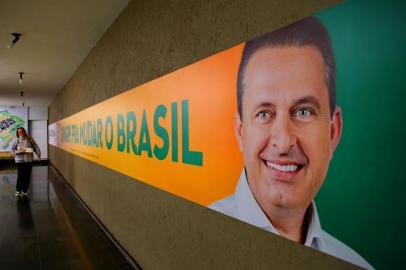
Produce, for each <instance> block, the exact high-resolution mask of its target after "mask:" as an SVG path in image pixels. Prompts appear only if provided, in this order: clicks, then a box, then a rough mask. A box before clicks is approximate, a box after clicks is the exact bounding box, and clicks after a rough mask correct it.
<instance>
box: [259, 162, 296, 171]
mask: <svg viewBox="0 0 406 270" xmlns="http://www.w3.org/2000/svg"><path fill="white" fill-rule="evenodd" d="M266 165H267V166H268V167H271V168H272V169H274V170H278V171H281V172H295V171H297V169H298V167H299V166H298V165H293V164H292V165H279V164H276V163H271V162H267V163H266Z"/></svg>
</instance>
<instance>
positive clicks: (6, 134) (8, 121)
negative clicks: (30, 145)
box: [0, 106, 28, 152]
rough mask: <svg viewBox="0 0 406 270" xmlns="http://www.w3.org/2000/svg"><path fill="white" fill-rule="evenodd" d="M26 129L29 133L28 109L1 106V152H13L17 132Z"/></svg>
mask: <svg viewBox="0 0 406 270" xmlns="http://www.w3.org/2000/svg"><path fill="white" fill-rule="evenodd" d="M19 127H24V128H25V130H27V131H28V108H26V107H1V106H0V151H1V152H5V151H11V145H12V142H13V140H14V139H15V138H16V130H17V128H19Z"/></svg>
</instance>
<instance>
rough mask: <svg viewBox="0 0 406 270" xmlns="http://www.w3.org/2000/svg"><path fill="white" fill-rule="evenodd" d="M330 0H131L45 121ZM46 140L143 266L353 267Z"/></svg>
mask: <svg viewBox="0 0 406 270" xmlns="http://www.w3.org/2000/svg"><path fill="white" fill-rule="evenodd" d="M334 2H336V1H308V2H306V3H303V1H301V0H300V1H299V0H296V1H281V0H278V1H269V0H258V1H249V0H236V1H222V0H214V1H181V0H173V1H159V0H152V1H131V2H130V3H129V5H128V7H127V8H126V9H125V10H124V11H123V12H122V14H121V15H120V16H119V17H118V19H117V20H116V21H115V22H114V24H113V25H112V26H111V27H110V29H109V30H108V31H107V32H106V34H105V35H104V36H103V37H102V39H101V40H100V41H99V42H98V43H97V45H96V47H95V48H94V49H93V50H92V51H91V52H90V53H89V55H88V57H87V58H86V59H85V60H84V62H83V63H82V64H81V65H80V66H79V68H78V69H77V71H76V72H75V73H74V75H73V77H72V78H71V79H70V81H69V82H68V83H67V84H66V85H65V86H64V88H63V89H62V91H61V92H60V93H59V94H58V95H57V96H56V98H55V100H54V101H53V103H52V104H51V106H50V108H49V119H50V123H53V122H55V121H57V120H59V119H62V118H64V117H67V116H69V115H72V114H74V113H76V112H78V111H81V110H83V109H85V108H87V107H89V106H92V105H94V104H96V103H98V102H101V101H103V100H105V99H108V98H110V97H112V96H114V95H117V94H119V93H121V92H123V91H126V90H128V89H131V88H133V87H136V86H138V85H141V84H143V83H145V82H148V81H150V80H152V79H155V78H157V77H159V76H161V75H164V74H167V73H169V72H171V71H174V70H176V69H178V68H180V67H183V66H186V65H188V64H191V63H194V62H196V61H197V60H199V59H203V58H205V57H207V56H210V55H212V54H214V53H216V52H219V51H222V50H225V49H227V48H230V47H232V46H233V45H236V44H239V43H241V42H243V41H245V40H249V39H251V38H253V37H256V36H258V35H260V34H263V33H265V32H269V31H272V30H274V29H275V28H278V27H280V26H283V25H286V24H289V23H291V22H293V21H296V20H298V19H300V18H302V17H305V16H307V15H309V14H311V13H312V12H315V11H318V10H320V9H323V8H326V7H327V6H329V5H331V4H332V3H334ZM49 148H50V149H49V154H50V159H51V162H52V164H53V165H54V166H55V167H56V168H57V169H58V170H59V171H60V172H61V173H62V175H63V176H64V177H65V178H66V180H67V181H68V182H69V184H70V185H71V186H72V187H73V189H74V190H75V191H76V192H77V194H78V195H79V196H80V197H81V199H82V200H83V201H84V202H85V203H86V205H87V206H88V207H89V208H90V209H91V211H92V212H93V213H94V214H95V215H96V216H97V217H98V219H99V220H100V221H101V222H102V223H103V225H104V226H105V227H106V228H107V229H108V230H109V231H110V233H111V234H112V235H113V237H114V238H115V239H116V240H117V241H118V242H119V243H120V244H121V245H122V246H123V248H124V249H125V250H126V251H127V252H128V253H129V254H130V255H131V256H132V257H133V258H134V259H135V260H136V262H137V263H138V264H139V265H140V266H141V267H142V268H143V269H353V268H355V267H353V266H352V265H350V264H348V263H346V262H343V261H340V260H338V259H336V258H334V257H331V256H329V255H326V254H323V253H320V252H318V251H316V250H313V249H310V248H307V247H304V246H302V245H300V244H297V243H293V242H291V241H288V240H286V239H283V238H281V237H279V236H276V235H274V234H271V233H268V232H266V231H263V230H261V229H258V228H256V227H253V226H250V225H248V224H246V223H243V222H240V221H238V220H236V219H233V218H230V217H227V216H225V215H222V214H220V213H217V212H215V211H212V210H209V209H207V208H205V207H202V206H199V205H196V204H194V203H191V202H189V201H186V200H183V199H181V198H178V197H176V196H173V195H171V194H169V193H167V192H164V191H161V190H158V189H156V188H153V187H151V186H149V185H146V184H144V183H143V182H140V181H136V180H134V179H131V178H129V177H127V176H125V175H122V174H120V173H117V172H114V171H112V170H109V169H107V168H105V167H103V166H100V165H97V164H95V163H92V162H90V161H87V160H84V159H82V158H79V157H77V156H74V155H72V154H69V153H67V152H65V151H63V150H60V149H58V148H55V147H53V146H50V147H49ZM151 169H156V168H151Z"/></svg>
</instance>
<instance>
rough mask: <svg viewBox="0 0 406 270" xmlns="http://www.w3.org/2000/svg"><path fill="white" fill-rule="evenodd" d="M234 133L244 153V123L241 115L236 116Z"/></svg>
mask: <svg viewBox="0 0 406 270" xmlns="http://www.w3.org/2000/svg"><path fill="white" fill-rule="evenodd" d="M234 132H235V137H236V138H237V142H238V145H239V146H240V150H241V152H242V141H243V137H244V134H243V128H242V121H241V117H240V115H239V113H236V114H235V116H234Z"/></svg>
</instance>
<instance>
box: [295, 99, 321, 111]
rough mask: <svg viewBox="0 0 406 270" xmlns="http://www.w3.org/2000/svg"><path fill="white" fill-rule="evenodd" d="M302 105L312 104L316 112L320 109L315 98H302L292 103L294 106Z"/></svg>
mask: <svg viewBox="0 0 406 270" xmlns="http://www.w3.org/2000/svg"><path fill="white" fill-rule="evenodd" d="M304 103H310V104H313V105H314V106H315V107H316V109H317V110H320V108H321V105H320V102H319V101H318V100H317V98H315V97H313V96H306V97H302V98H299V99H297V100H295V102H294V104H295V105H299V104H304Z"/></svg>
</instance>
